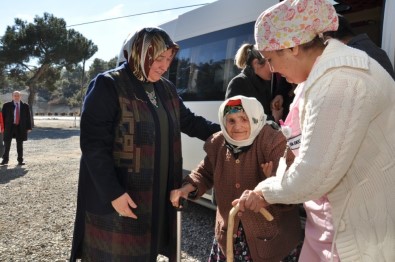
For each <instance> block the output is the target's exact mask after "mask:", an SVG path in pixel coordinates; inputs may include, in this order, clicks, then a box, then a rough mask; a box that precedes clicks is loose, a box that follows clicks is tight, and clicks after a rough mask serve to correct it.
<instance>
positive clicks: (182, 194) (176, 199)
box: [170, 184, 196, 208]
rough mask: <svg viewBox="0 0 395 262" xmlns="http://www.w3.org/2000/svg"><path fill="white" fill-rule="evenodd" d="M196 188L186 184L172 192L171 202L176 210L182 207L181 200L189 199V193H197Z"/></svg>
mask: <svg viewBox="0 0 395 262" xmlns="http://www.w3.org/2000/svg"><path fill="white" fill-rule="evenodd" d="M195 190H196V188H195V187H194V186H193V185H191V184H185V185H184V186H183V187H181V188H178V189H174V190H172V191H171V192H170V202H171V203H172V205H173V206H174V207H176V208H178V207H179V205H180V198H185V199H188V195H189V193H191V192H193V191H195Z"/></svg>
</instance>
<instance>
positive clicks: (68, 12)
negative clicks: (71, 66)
mask: <svg viewBox="0 0 395 262" xmlns="http://www.w3.org/2000/svg"><path fill="white" fill-rule="evenodd" d="M214 1H215V0H187V1H185V0H167V1H166V0H138V1H130V0H128V1H127V0H116V1H95V2H93V1H81V0H67V1H54V0H36V1H29V0H21V1H18V0H11V1H7V3H6V4H4V3H3V4H2V5H1V8H0V36H2V35H3V34H4V32H5V30H6V27H7V26H9V25H14V19H15V18H16V17H18V18H21V19H23V20H25V21H28V22H33V18H34V17H35V16H37V15H38V16H40V17H42V16H43V14H44V12H47V13H50V14H53V15H54V16H56V17H58V18H63V19H64V20H65V21H66V23H67V26H70V25H76V24H81V23H86V22H92V21H98V20H104V19H110V18H115V17H122V16H129V15H134V14H141V13H146V12H151V11H158V10H164V9H172V8H178V7H184V6H191V5H198V4H205V3H211V2H214ZM195 8H198V6H197V7H191V8H180V9H176V10H171V11H170V10H169V11H164V12H159V13H153V14H146V15H138V16H131V17H127V18H121V19H115V20H109V21H104V22H97V23H92V24H87V25H80V26H73V28H74V29H75V30H76V31H78V32H80V33H82V34H83V35H84V36H85V37H86V38H88V39H90V40H92V41H93V42H94V43H95V44H96V45H97V46H98V48H99V50H98V52H97V53H96V54H95V55H94V57H92V58H91V59H90V61H88V64H90V63H91V62H92V61H93V59H94V58H100V59H103V60H105V61H108V60H110V59H111V58H113V57H115V56H117V55H118V53H119V49H120V48H121V45H122V42H123V40H124V39H125V38H126V37H127V35H128V34H129V33H130V32H134V31H136V30H137V29H138V28H140V27H144V26H158V25H160V24H162V23H165V22H168V21H170V20H173V19H175V18H177V16H178V15H180V14H182V13H185V12H188V11H190V10H192V9H195ZM69 28H70V27H69Z"/></svg>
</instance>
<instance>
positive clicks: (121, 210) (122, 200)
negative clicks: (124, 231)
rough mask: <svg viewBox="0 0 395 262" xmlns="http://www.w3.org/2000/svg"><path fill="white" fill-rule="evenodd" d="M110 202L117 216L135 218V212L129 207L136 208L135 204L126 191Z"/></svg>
mask: <svg viewBox="0 0 395 262" xmlns="http://www.w3.org/2000/svg"><path fill="white" fill-rule="evenodd" d="M111 204H112V206H113V207H114V209H115V211H117V212H118V214H119V216H122V217H130V218H134V219H137V216H136V214H134V213H133V211H132V209H131V208H137V205H136V204H135V203H134V201H133V200H132V198H131V197H130V196H129V194H128V193H124V194H123V195H122V196H120V197H118V198H117V199H115V200H113V201H111Z"/></svg>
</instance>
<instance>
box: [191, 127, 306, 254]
mask: <svg viewBox="0 0 395 262" xmlns="http://www.w3.org/2000/svg"><path fill="white" fill-rule="evenodd" d="M285 146H286V140H285V137H284V136H283V135H282V133H281V132H280V131H277V130H275V129H273V128H272V127H271V126H269V125H265V126H264V127H263V128H262V130H261V132H260V133H259V135H258V136H257V137H256V139H255V140H254V143H253V144H252V145H251V147H250V148H249V150H248V151H246V152H243V153H241V154H240V155H239V157H238V159H235V158H234V156H233V154H231V153H230V151H229V150H228V149H227V147H226V146H225V139H224V137H223V135H222V131H221V132H218V133H216V134H214V135H213V136H212V137H211V138H210V139H208V140H207V141H206V143H205V145H204V149H205V151H206V153H207V155H206V157H205V159H204V160H203V161H202V162H201V163H200V164H199V166H198V167H197V169H195V170H193V171H192V173H191V174H190V175H189V176H188V177H186V178H185V182H189V183H191V184H193V185H194V186H195V187H197V194H196V197H200V196H202V195H203V194H204V193H205V192H206V191H207V190H208V189H210V188H211V187H213V186H214V188H215V198H216V202H217V215H216V225H215V237H216V239H217V240H218V242H219V244H220V247H221V249H222V251H223V253H224V254H226V231H227V224H228V223H227V222H228V221H227V220H228V214H229V211H230V209H231V208H232V205H231V202H232V201H233V200H234V199H236V198H239V197H240V195H241V194H242V193H243V191H244V190H246V189H254V187H255V186H256V185H257V184H258V183H259V182H261V181H262V180H263V179H265V178H266V177H265V175H264V174H263V172H262V169H261V167H260V164H262V163H266V162H268V161H273V165H274V172H275V170H276V169H277V165H278V162H279V159H280V157H281V156H282V155H283V154H284V150H285ZM289 151H290V150H289ZM293 159H294V156H293V154H292V153H291V152H289V153H288V156H287V164H288V165H290V163H292V161H293ZM268 211H269V212H270V213H272V215H273V216H274V220H273V221H271V222H269V221H267V220H266V219H265V218H264V217H263V216H262V215H261V214H260V213H254V212H252V211H246V212H244V213H243V214H241V213H239V214H238V215H237V216H236V217H235V227H234V228H233V229H232V230H233V231H234V234H235V233H236V231H237V225H238V224H239V222H240V221H241V222H242V224H243V228H244V230H245V234H246V238H247V242H248V247H249V249H250V252H251V256H252V259H253V260H254V261H276V262H278V261H280V260H281V259H283V258H284V257H286V256H287V255H288V254H289V253H290V252H291V251H292V249H293V248H295V247H296V245H297V244H298V242H299V241H300V239H301V225H300V220H299V214H298V208H297V206H295V205H271V206H269V207H268ZM240 215H241V216H240Z"/></svg>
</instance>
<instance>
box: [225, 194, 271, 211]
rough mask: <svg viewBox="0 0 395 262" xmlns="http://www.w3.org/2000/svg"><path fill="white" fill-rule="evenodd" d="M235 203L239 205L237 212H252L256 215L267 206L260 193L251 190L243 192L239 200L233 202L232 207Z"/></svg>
mask: <svg viewBox="0 0 395 262" xmlns="http://www.w3.org/2000/svg"><path fill="white" fill-rule="evenodd" d="M237 203H238V204H239V211H241V212H243V211H245V210H252V211H254V212H255V213H258V212H259V210H261V208H263V207H267V206H268V205H269V203H267V202H266V200H265V199H264V198H263V196H262V193H261V192H260V191H252V190H246V191H244V192H243V194H241V196H240V198H239V199H235V200H233V202H232V205H233V206H235V205H237Z"/></svg>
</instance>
